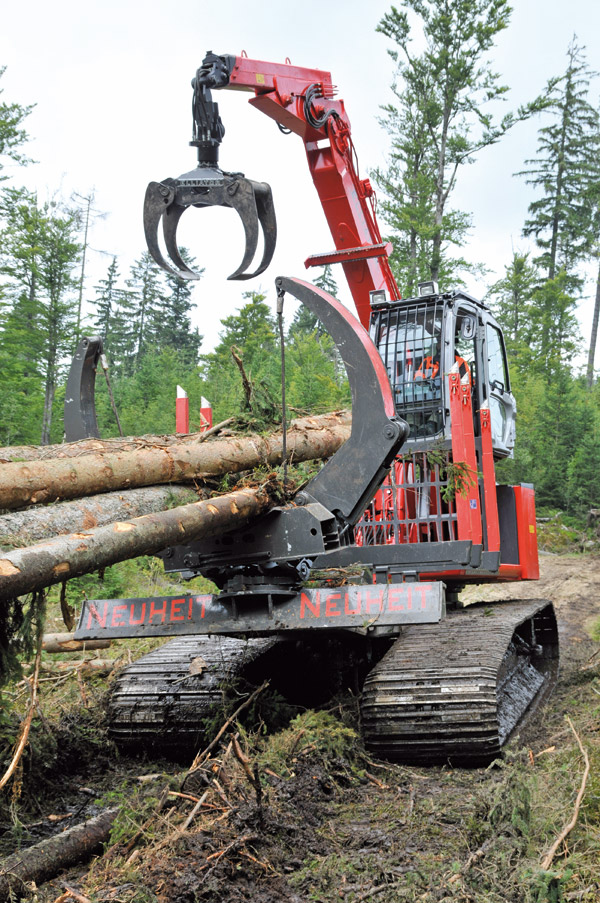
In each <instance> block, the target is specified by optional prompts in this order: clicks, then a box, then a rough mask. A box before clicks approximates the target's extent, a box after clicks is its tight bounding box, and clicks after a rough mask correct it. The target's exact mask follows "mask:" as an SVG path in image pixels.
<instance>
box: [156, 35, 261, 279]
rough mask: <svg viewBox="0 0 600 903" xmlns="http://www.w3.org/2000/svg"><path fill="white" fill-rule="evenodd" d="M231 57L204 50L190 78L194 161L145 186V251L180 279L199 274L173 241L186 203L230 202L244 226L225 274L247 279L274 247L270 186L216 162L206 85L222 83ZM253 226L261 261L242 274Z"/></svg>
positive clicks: (213, 116) (251, 249)
mask: <svg viewBox="0 0 600 903" xmlns="http://www.w3.org/2000/svg"><path fill="white" fill-rule="evenodd" d="M234 59H235V58H234V57H228V56H224V57H221V56H217V55H216V54H213V53H210V52H209V53H207V55H206V57H205V58H204V60H203V63H202V66H201V67H200V69H198V71H197V73H196V76H195V78H194V79H193V80H192V88H193V89H194V99H193V104H192V113H193V119H194V133H193V138H192V141H190V144H191V145H192V146H193V147H196V148H197V149H198V166H197V167H196V168H195V169H193V170H191V172H186V173H184V174H183V175H181V176H178V178H176V179H171V178H168V179H164V180H163V181H162V182H150V184H149V185H148V188H147V189H146V197H145V200H144V232H145V235H146V243H147V245H148V250H149V251H150V254H151V255H152V257H153V258H154V260H155V261H156V262H157V264H158V265H159V266H161V267H162V268H163V269H164V270H167V271H168V272H170V273H174V274H175V275H176V276H179V277H180V278H182V279H199V278H200V276H199V274H198V273H196V272H194V270H192V269H191V268H190V267H189V266H188V265H187V264H186V263H185V261H184V260H183V258H182V256H181V254H180V252H179V248H178V246H177V226H178V224H179V220H180V219H181V215H182V213H184V212H185V210H186V209H187V208H188V207H232V208H233V209H234V210H237V212H238V214H239V216H240V219H241V220H242V224H243V226H244V232H245V236H246V249H245V252H244V256H243V259H242V262H241V263H240V265H239V266H238V268H237V269H236V270H235V271H234V272H233V273H232V274H231V275H230V276H229V277H228V278H229V279H238V280H242V279H252V278H253V277H254V276H258V275H260V273H263V272H264V271H265V270H266V268H267V267H268V266H269V263H270V262H271V259H272V257H273V252H274V251H275V243H276V240H277V223H276V220H275V209H274V207H273V196H272V194H271V188H270V187H269V185H267V184H266V182H254V181H252V180H251V179H246V178H245V177H244V175H243V173H239V172H237V173H230V172H223V171H222V170H221V169H220V168H219V165H218V160H219V145H220V144H221V141H222V139H223V135H224V134H225V128H224V126H223V123H222V121H221V117H220V116H219V108H218V105H217V104H216V103H215V102H214V101H213V100H212V95H211V91H210V89H211V88H223V87H225V86H226V85H227V84H228V82H229V75H230V73H231V67H232V66H233V62H234ZM161 220H162V227H163V235H164V241H165V246H166V249H167V252H168V255H169V257H170V260H171V262H170V263H169V262H168V261H167V260H165V258H164V257H163V254H162V251H161V249H160V246H159V242H158V229H159V225H160V221H161ZM259 225H260V227H261V228H262V231H263V239H264V246H263V255H262V260H261V261H260V264H259V266H258V267H257V268H256V269H255V270H254V271H253V272H251V273H248V272H246V271H247V269H248V267H249V266H250V265H251V263H252V261H253V259H254V255H255V254H256V249H257V246H258V238H259Z"/></svg>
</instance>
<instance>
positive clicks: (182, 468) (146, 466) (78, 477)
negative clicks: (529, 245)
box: [0, 412, 351, 509]
mask: <svg viewBox="0 0 600 903" xmlns="http://www.w3.org/2000/svg"><path fill="white" fill-rule="evenodd" d="M350 426H351V418H350V415H349V414H348V413H347V412H341V413H340V414H337V415H336V414H333V415H332V414H327V415H323V417H310V418H303V419H302V420H296V421H292V423H291V425H290V429H289V431H288V434H287V449H288V460H291V461H296V462H298V461H307V460H311V459H314V458H328V457H329V456H330V455H332V454H333V453H334V452H335V451H337V449H338V448H339V447H340V446H341V445H342V444H343V443H344V442H345V441H346V439H347V438H348V437H349V435H350ZM282 439H283V437H282V435H281V434H280V433H275V434H272V435H270V436H267V437H264V436H258V435H252V436H240V437H234V438H230V439H213V440H211V441H208V442H189V441H186V442H183V443H178V444H173V445H168V446H164V447H156V446H152V447H143V448H137V449H136V450H134V451H122V452H106V453H103V454H100V455H98V454H96V455H94V454H86V455H83V456H82V457H80V458H67V459H61V458H57V459H51V460H48V461H31V462H12V463H7V464H2V465H1V466H0V508H5V509H15V508H22V507H24V506H25V505H35V504H39V503H41V502H51V501H56V500H57V499H73V498H81V497H82V496H87V495H95V494H97V493H100V492H110V491H113V490H118V489H130V488H133V487H136V486H152V485H157V484H164V483H179V482H186V481H190V480H201V479H203V478H206V477H215V476H220V475H222V474H224V473H239V472H240V471H243V470H253V469H254V468H256V467H260V466H261V465H268V466H271V467H272V466H274V465H277V464H280V463H281V462H282Z"/></svg>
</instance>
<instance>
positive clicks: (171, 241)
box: [163, 203, 200, 279]
mask: <svg viewBox="0 0 600 903" xmlns="http://www.w3.org/2000/svg"><path fill="white" fill-rule="evenodd" d="M186 209H187V208H186V207H182V206H181V205H180V204H175V203H173V204H171V205H170V206H169V207H167V209H166V210H165V212H164V214H163V235H164V238H165V245H166V247H167V251H168V252H169V257H170V258H171V260H172V261H173V263H175V264H177V266H178V267H179V270H180V273H178V275H179V276H181V278H182V279H200V275H199V274H198V273H196V272H194V270H192V269H191V268H190V267H189V266H188V265H187V263H186V262H185V260H184V259H183V258H182V256H181V254H180V253H179V248H178V247H177V238H176V235H177V226H178V224H179V220H180V219H181V214H182V213H184V212H185V210H186Z"/></svg>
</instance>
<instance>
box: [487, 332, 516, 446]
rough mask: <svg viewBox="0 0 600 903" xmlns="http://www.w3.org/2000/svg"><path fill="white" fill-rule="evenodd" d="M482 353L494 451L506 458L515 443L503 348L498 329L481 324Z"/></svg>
mask: <svg viewBox="0 0 600 903" xmlns="http://www.w3.org/2000/svg"><path fill="white" fill-rule="evenodd" d="M485 339H486V342H485V354H484V358H485V361H486V364H487V384H488V390H489V396H488V397H489V403H490V417H491V424H492V446H493V449H494V455H495V456H496V457H498V458H507V457H508V456H509V455H511V454H512V450H513V448H514V445H515V414H516V407H517V406H516V401H515V398H514V395H512V394H511V391H510V382H509V378H508V366H507V363H506V350H505V347H504V338H503V336H502V332H501V330H500V329H499V328H498V326H496V324H495V323H492V322H489V321H488V322H487V323H486V325H485Z"/></svg>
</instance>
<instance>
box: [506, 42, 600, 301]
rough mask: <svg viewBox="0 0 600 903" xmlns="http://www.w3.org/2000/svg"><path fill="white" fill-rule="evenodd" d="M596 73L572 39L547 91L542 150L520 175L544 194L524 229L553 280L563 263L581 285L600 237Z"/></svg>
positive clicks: (540, 140) (540, 136)
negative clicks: (580, 271) (584, 264)
mask: <svg viewBox="0 0 600 903" xmlns="http://www.w3.org/2000/svg"><path fill="white" fill-rule="evenodd" d="M593 75H594V73H592V72H591V70H590V69H589V67H588V65H587V63H586V61H585V53H584V49H583V48H582V47H580V46H579V45H578V44H577V42H576V40H575V38H573V40H572V42H571V44H570V45H569V48H568V51H567V69H566V71H565V73H564V75H563V76H562V77H561V78H560V79H558V80H557V81H556V83H555V84H554V86H553V87H552V88H551V90H550V92H549V94H548V101H547V108H548V109H549V111H550V112H551V113H552V116H553V120H554V121H553V122H552V123H551V124H550V125H547V126H544V127H543V128H541V129H540V130H539V133H538V151H537V155H536V156H535V157H534V158H531V159H528V160H526V161H525V162H526V164H527V165H528V168H527V169H524V170H523V171H522V172H520V173H519V175H524V176H525V177H526V181H527V182H528V184H530V185H533V186H534V187H535V188H536V189H537V190H538V191H539V192H540V193H541V197H539V198H537V199H536V200H535V201H533V202H532V203H531V204H530V205H529V219H527V221H526V223H525V227H524V229H523V232H524V234H525V235H531V236H533V237H534V238H535V241H536V244H537V246H538V247H539V248H540V251H541V254H540V256H539V258H538V262H539V263H540V266H542V267H543V269H544V270H545V271H546V273H547V276H548V279H554V278H555V276H556V275H557V273H558V271H559V269H560V268H561V267H564V269H565V271H566V273H567V275H568V276H569V278H570V279H572V280H573V284H574V285H577V284H578V282H579V280H578V279H577V277H576V268H577V266H578V264H579V263H581V261H582V260H584V259H585V258H586V257H587V256H588V255H589V254H590V251H591V249H592V246H593V242H594V241H595V240H596V239H597V229H596V228H595V227H596V223H595V216H594V213H595V205H594V201H596V203H597V200H598V194H599V192H600V127H599V125H600V121H599V117H598V113H597V111H596V110H595V109H594V107H593V106H592V105H591V104H590V102H589V100H588V93H589V82H590V78H591V77H592V76H593Z"/></svg>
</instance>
